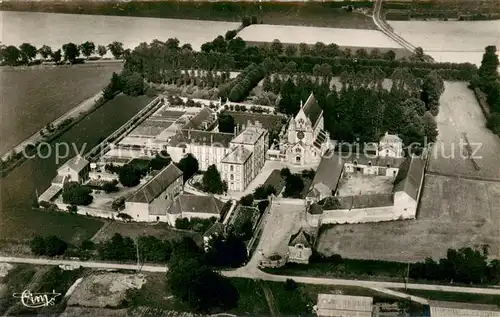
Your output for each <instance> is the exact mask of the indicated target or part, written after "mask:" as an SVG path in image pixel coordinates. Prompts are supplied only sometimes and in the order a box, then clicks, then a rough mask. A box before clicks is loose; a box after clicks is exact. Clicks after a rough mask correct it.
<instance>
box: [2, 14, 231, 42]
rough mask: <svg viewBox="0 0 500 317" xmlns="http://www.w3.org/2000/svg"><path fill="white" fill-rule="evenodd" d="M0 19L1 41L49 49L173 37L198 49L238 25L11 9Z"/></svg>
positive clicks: (163, 39)
mask: <svg viewBox="0 0 500 317" xmlns="http://www.w3.org/2000/svg"><path fill="white" fill-rule="evenodd" d="M0 21H1V22H2V28H3V32H2V33H1V37H0V41H1V42H2V43H3V44H6V45H10V44H12V45H19V44H21V43H20V39H22V41H23V42H28V43H31V44H33V45H35V46H37V47H39V46H41V45H44V44H46V45H49V46H51V47H53V48H55V47H61V46H62V45H63V44H65V43H69V42H73V43H77V44H79V43H83V42H85V41H93V42H94V43H95V44H96V45H97V44H104V45H107V44H109V43H111V42H113V41H118V42H122V43H123V46H124V47H125V48H131V49H133V48H134V47H136V46H137V45H138V44H139V43H141V42H148V43H149V42H151V41H152V40H154V39H159V40H162V41H166V40H167V39H168V38H174V37H175V38H177V39H179V41H180V44H181V45H182V44H184V43H190V44H191V45H192V47H193V49H194V50H199V49H200V46H201V44H203V43H205V42H208V41H211V40H213V39H214V38H215V37H216V36H217V35H220V34H222V35H224V34H225V33H226V32H227V31H229V30H232V29H236V28H237V27H238V26H239V25H240V23H239V22H238V23H235V22H216V21H198V20H179V19H157V18H138V17H118V16H102V15H75V14H59V13H40V12H13V11H0ZM21 21H22V22H21ZM34 30H36V32H34Z"/></svg>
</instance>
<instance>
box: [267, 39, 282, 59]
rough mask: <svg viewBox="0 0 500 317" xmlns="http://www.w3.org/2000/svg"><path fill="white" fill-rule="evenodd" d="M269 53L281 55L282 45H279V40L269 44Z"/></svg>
mask: <svg viewBox="0 0 500 317" xmlns="http://www.w3.org/2000/svg"><path fill="white" fill-rule="evenodd" d="M269 51H270V52H271V54H273V55H281V54H283V44H281V42H280V40H278V39H276V40H274V41H273V42H272V43H271V46H270V47H269Z"/></svg>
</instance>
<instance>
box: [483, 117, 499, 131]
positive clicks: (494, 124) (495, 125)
mask: <svg viewBox="0 0 500 317" xmlns="http://www.w3.org/2000/svg"><path fill="white" fill-rule="evenodd" d="M486 126H487V127H488V129H490V130H491V131H493V133H496V134H498V135H500V112H493V113H492V114H491V115H490V117H489V118H488V121H487V123H486Z"/></svg>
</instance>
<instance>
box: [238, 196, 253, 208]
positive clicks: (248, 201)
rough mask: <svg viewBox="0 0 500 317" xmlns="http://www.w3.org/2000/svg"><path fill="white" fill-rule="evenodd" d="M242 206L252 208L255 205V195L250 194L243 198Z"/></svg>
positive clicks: (241, 200)
mask: <svg viewBox="0 0 500 317" xmlns="http://www.w3.org/2000/svg"><path fill="white" fill-rule="evenodd" d="M240 204H241V205H243V206H252V205H253V195H252V194H248V195H246V196H243V197H241V199H240Z"/></svg>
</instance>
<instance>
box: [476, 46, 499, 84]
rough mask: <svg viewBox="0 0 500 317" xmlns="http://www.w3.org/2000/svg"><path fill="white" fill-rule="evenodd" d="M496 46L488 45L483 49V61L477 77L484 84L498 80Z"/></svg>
mask: <svg viewBox="0 0 500 317" xmlns="http://www.w3.org/2000/svg"><path fill="white" fill-rule="evenodd" d="M496 52H497V48H496V46H493V45H490V46H487V47H486V48H485V49H484V54H483V59H482V61H481V66H480V67H479V71H478V74H479V77H481V79H482V80H483V81H485V82H488V81H489V82H493V81H495V80H496V79H497V78H498V66H499V61H498V55H497V54H496Z"/></svg>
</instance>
